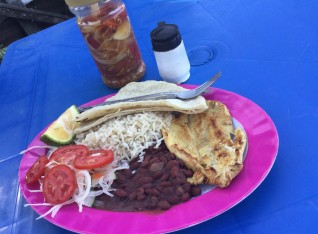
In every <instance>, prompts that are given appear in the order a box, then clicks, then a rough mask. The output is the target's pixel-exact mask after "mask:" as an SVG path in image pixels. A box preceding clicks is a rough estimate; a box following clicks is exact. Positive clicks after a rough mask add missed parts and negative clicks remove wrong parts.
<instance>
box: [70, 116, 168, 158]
mask: <svg viewBox="0 0 318 234" xmlns="http://www.w3.org/2000/svg"><path fill="white" fill-rule="evenodd" d="M171 120H172V114H171V113H169V112H144V113H136V114H131V115H125V116H119V117H116V118H114V119H111V120H109V121H107V122H105V123H104V124H102V125H99V126H97V127H94V128H92V129H90V130H88V131H86V132H83V133H80V134H78V135H77V136H76V139H75V142H76V144H84V145H86V146H87V147H89V148H90V149H112V150H113V151H114V153H115V157H116V158H117V160H128V161H130V160H131V159H133V158H136V157H138V156H139V157H140V159H141V160H142V159H143V155H144V152H143V151H144V150H145V149H147V148H149V147H150V146H153V145H154V146H155V147H158V146H159V145H160V144H161V142H162V140H163V137H162V134H161V129H162V128H163V127H166V128H168V127H169V126H170V122H171Z"/></svg>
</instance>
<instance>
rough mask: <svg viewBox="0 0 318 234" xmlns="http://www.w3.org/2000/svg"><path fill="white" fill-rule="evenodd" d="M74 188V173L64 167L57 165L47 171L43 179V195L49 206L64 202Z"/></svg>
mask: <svg viewBox="0 0 318 234" xmlns="http://www.w3.org/2000/svg"><path fill="white" fill-rule="evenodd" d="M75 188H76V179H75V173H74V172H73V171H72V170H71V168H69V167H68V166H66V165H63V164H61V165H57V166H55V167H52V168H51V169H49V170H48V171H47V172H46V173H45V176H44V179H43V187H42V191H43V195H44V198H45V201H46V202H48V203H51V204H54V205H56V204H61V203H63V202H66V201H67V200H68V199H70V197H71V196H72V195H73V193H74V191H75Z"/></svg>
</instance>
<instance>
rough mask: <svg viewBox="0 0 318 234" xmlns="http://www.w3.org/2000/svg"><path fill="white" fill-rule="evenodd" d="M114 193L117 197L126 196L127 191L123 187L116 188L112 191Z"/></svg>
mask: <svg viewBox="0 0 318 234" xmlns="http://www.w3.org/2000/svg"><path fill="white" fill-rule="evenodd" d="M114 194H115V195H116V196H118V197H127V196H128V194H127V192H126V191H125V190H123V189H116V190H115V191H114Z"/></svg>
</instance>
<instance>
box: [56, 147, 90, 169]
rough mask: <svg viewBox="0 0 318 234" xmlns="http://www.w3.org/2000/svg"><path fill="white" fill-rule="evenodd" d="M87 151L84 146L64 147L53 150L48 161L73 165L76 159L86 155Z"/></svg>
mask: <svg viewBox="0 0 318 234" xmlns="http://www.w3.org/2000/svg"><path fill="white" fill-rule="evenodd" d="M88 151H89V149H88V148H87V147H86V146H85V145H66V146H62V147H60V148H58V149H57V150H55V151H54V152H53V153H52V154H51V156H50V161H56V162H58V163H62V164H65V165H73V162H74V159H75V158H76V157H79V156H82V155H86V154H87V153H88Z"/></svg>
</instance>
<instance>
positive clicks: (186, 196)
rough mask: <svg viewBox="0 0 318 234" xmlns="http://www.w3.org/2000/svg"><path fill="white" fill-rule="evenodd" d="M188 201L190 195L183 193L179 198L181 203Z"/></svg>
mask: <svg viewBox="0 0 318 234" xmlns="http://www.w3.org/2000/svg"><path fill="white" fill-rule="evenodd" d="M189 199H190V194H189V193H185V194H183V195H182V196H181V200H182V201H183V202H185V201H188V200H189Z"/></svg>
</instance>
